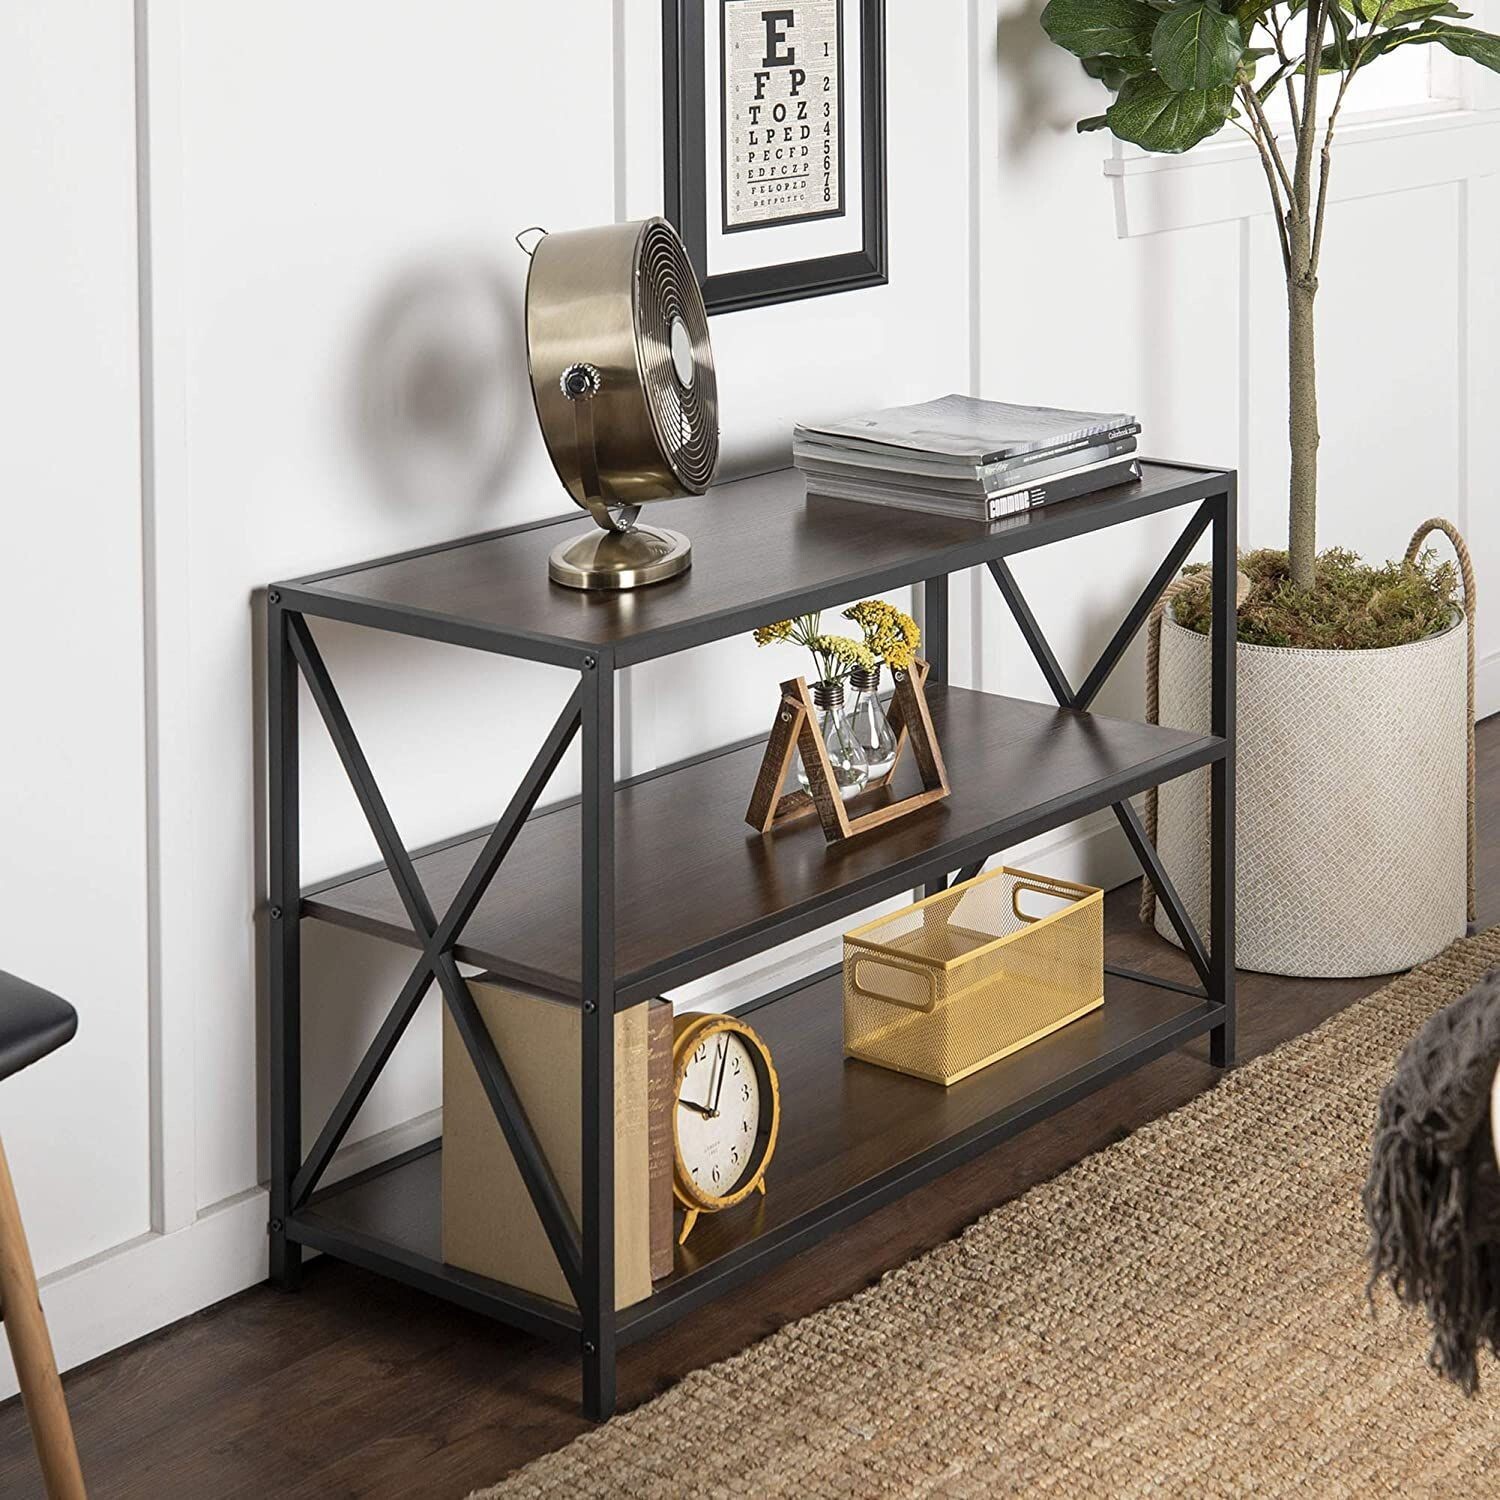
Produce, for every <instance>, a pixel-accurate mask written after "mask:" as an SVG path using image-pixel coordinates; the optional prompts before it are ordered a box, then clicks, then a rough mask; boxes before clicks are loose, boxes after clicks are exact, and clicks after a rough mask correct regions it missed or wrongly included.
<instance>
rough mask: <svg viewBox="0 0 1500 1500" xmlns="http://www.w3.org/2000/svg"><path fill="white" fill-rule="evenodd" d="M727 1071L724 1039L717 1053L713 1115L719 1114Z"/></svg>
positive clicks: (727, 1061)
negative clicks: (720, 1098)
mask: <svg viewBox="0 0 1500 1500" xmlns="http://www.w3.org/2000/svg"><path fill="white" fill-rule="evenodd" d="M728 1070H729V1038H728V1037H727V1036H726V1037H725V1038H724V1047H723V1050H722V1051H721V1052H720V1053H719V1085H718V1087H717V1088H716V1089H715V1090H714V1105H713V1109H714V1114H716V1115H717V1114H718V1112H719V1096H720V1095H721V1094H722V1093H723V1092H724V1074H725V1073H726V1072H728Z"/></svg>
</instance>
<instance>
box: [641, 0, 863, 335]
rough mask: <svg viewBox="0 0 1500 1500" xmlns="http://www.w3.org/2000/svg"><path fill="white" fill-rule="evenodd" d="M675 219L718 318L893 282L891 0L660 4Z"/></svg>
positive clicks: (681, 0) (670, 209)
mask: <svg viewBox="0 0 1500 1500" xmlns="http://www.w3.org/2000/svg"><path fill="white" fill-rule="evenodd" d="M662 62H663V90H664V94H663V110H662V114H663V121H664V125H665V142H664V144H665V163H666V179H665V186H666V216H667V218H668V219H670V220H671V221H672V223H673V224H674V225H675V226H676V228H677V232H678V233H679V234H680V235H681V236H682V238H683V242H684V244H686V246H687V250H688V254H689V256H690V257H691V258H692V262H693V266H694V268H695V269H696V270H697V272H698V279H699V281H700V282H702V284H703V299H704V301H705V303H707V305H708V310H709V312H711V313H717V312H735V311H738V310H740V309H742V308H747V307H760V306H763V305H765V304H766V303H769V302H789V301H792V300H793V299H795V298H798V297H819V296H823V295H825V294H827V293H830V292H843V291H849V290H852V289H853V288H855V287H866V286H879V285H881V284H883V283H884V281H885V279H886V194H885V4H884V0H662Z"/></svg>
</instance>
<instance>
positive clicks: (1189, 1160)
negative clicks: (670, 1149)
mask: <svg viewBox="0 0 1500 1500" xmlns="http://www.w3.org/2000/svg"><path fill="white" fill-rule="evenodd" d="M1497 964H1500V932H1496V931H1492V932H1489V933H1486V934H1483V935H1481V936H1480V937H1477V938H1471V939H1467V940H1465V941H1462V942H1459V943H1456V944H1454V946H1453V947H1452V948H1450V949H1449V950H1448V951H1447V952H1446V953H1444V954H1442V955H1441V956H1440V957H1439V958H1437V959H1435V960H1434V961H1433V962H1431V963H1429V964H1427V965H1425V966H1424V967H1423V968H1421V969H1418V970H1415V971H1414V972H1412V973H1411V974H1408V975H1406V976H1404V977H1402V978H1400V979H1398V980H1396V981H1395V982H1394V983H1392V984H1390V985H1388V986H1387V987H1386V988H1385V989H1383V990H1381V991H1379V992H1378V993H1376V994H1374V995H1371V996H1370V997H1369V998H1367V999H1365V1000H1362V1001H1359V1002H1357V1003H1356V1004H1355V1005H1353V1006H1351V1007H1350V1008H1349V1009H1348V1010H1346V1011H1344V1012H1343V1013H1341V1014H1340V1015H1338V1016H1336V1017H1334V1018H1333V1019H1331V1020H1329V1021H1328V1022H1326V1023H1325V1024H1324V1025H1322V1026H1320V1027H1319V1028H1318V1029H1317V1030H1316V1031H1314V1032H1311V1033H1309V1034H1308V1035H1306V1036H1303V1037H1300V1038H1298V1039H1296V1040H1294V1041H1291V1042H1288V1043H1286V1044H1285V1045H1284V1046H1282V1047H1279V1048H1277V1049H1276V1050H1275V1051H1274V1052H1271V1053H1268V1054H1266V1055H1265V1056H1263V1057H1260V1058H1258V1059H1256V1060H1254V1061H1252V1062H1250V1063H1248V1064H1246V1065H1245V1066H1244V1067H1242V1068H1240V1069H1238V1070H1237V1071H1235V1072H1233V1073H1231V1074H1230V1075H1229V1076H1228V1077H1227V1078H1226V1079H1225V1080H1224V1081H1223V1082H1222V1083H1221V1084H1219V1085H1218V1086H1217V1087H1216V1088H1214V1089H1212V1090H1210V1091H1209V1092H1207V1093H1205V1094H1203V1095H1202V1096H1200V1097H1199V1098H1197V1099H1195V1100H1194V1101H1193V1102H1192V1103H1190V1104H1188V1105H1186V1106H1185V1107H1184V1108H1182V1109H1180V1110H1178V1111H1177V1112H1176V1113H1175V1114H1171V1115H1168V1116H1165V1117H1164V1118H1162V1119H1160V1120H1158V1121H1156V1122H1154V1123H1153V1124H1151V1125H1148V1126H1146V1127H1145V1128H1143V1129H1141V1130H1139V1131H1137V1132H1136V1133H1135V1134H1134V1135H1132V1136H1130V1137H1129V1138H1128V1139H1126V1140H1125V1141H1123V1142H1121V1143H1120V1144H1118V1145H1116V1146H1112V1147H1110V1148H1109V1149H1108V1150H1105V1151H1101V1152H1099V1153H1098V1154H1097V1155H1095V1156H1091V1157H1089V1158H1088V1159H1087V1160H1085V1161H1083V1162H1081V1163H1079V1165H1077V1166H1076V1167H1073V1168H1072V1169H1071V1170H1069V1171H1067V1172H1066V1173H1064V1174H1062V1175H1061V1176H1059V1177H1057V1178H1055V1179H1054V1180H1052V1181H1051V1182H1048V1183H1045V1184H1043V1185H1042V1186H1040V1187H1037V1188H1034V1189H1033V1190H1032V1191H1031V1192H1029V1193H1027V1194H1026V1195H1025V1196H1024V1197H1022V1198H1020V1199H1018V1200H1016V1201H1015V1202H1013V1203H1008V1204H1006V1205H1005V1206H1004V1207H1002V1208H999V1209H996V1210H995V1211H994V1212H993V1213H990V1214H988V1215H986V1216H985V1217H984V1218H983V1219H981V1220H980V1221H979V1222H978V1223H976V1224H975V1225H973V1226H972V1227H971V1228H970V1229H968V1230H967V1231H965V1233H964V1234H962V1235H961V1236H960V1237H959V1238H958V1239H956V1240H954V1241H952V1242H950V1243H949V1244H946V1245H944V1246H942V1247H940V1248H939V1249H937V1250H934V1251H932V1252H931V1253H930V1254H927V1255H924V1256H922V1257H921V1258H920V1259H918V1260H915V1261H913V1262H911V1263H910V1264H909V1265H906V1266H903V1267H902V1268H901V1269H900V1270H898V1271H894V1272H892V1273H891V1274H890V1275H888V1276H886V1277H885V1278H884V1280H882V1281H881V1282H880V1283H879V1284H878V1285H876V1286H874V1287H872V1288H870V1289H869V1290H868V1291H865V1292H863V1293H861V1294H860V1295H859V1296H856V1297H853V1298H851V1299H850V1300H849V1301H847V1302H843V1303H839V1304H838V1305H836V1306H833V1307H830V1308H827V1309H825V1310H824V1311H822V1312H819V1313H816V1314H814V1315H813V1316H812V1317H809V1318H805V1319H803V1320H802V1321H801V1322H799V1323H795V1324H792V1325H790V1326H789V1327H787V1328H784V1329H782V1330H781V1331H780V1332H779V1333H777V1334H775V1335H773V1336H772V1337H771V1338H768V1339H766V1340H765V1341H764V1342H763V1343H760V1344H758V1345H756V1346H755V1347H753V1348H751V1349H749V1350H747V1351H746V1352H745V1353H743V1354H741V1355H738V1356H736V1357H735V1358H733V1359H730V1360H726V1361H725V1362H723V1363H722V1364H719V1365H715V1366H713V1367H712V1368H710V1369H706V1370H701V1371H698V1372H697V1373H695V1374H693V1375H690V1376H688V1377H687V1378H686V1379H685V1380H683V1381H682V1382H681V1383H680V1384H679V1385H677V1386H675V1387H674V1388H673V1389H672V1390H670V1391H668V1392H667V1393H666V1394H664V1395H662V1396H659V1397H657V1398H656V1399H655V1400H653V1401H650V1402H648V1403H647V1404H645V1405H644V1406H641V1407H639V1408H637V1409H636V1410H635V1411H633V1412H630V1413H629V1414H627V1415H625V1416H623V1417H619V1418H617V1419H616V1420H614V1421H613V1422H610V1423H609V1424H608V1425H607V1426H605V1427H603V1428H600V1429H599V1430H597V1431H595V1432H591V1433H589V1434H587V1435H585V1436H584V1437H581V1438H579V1439H578V1440H577V1441H575V1442H573V1443H571V1444H570V1445H569V1446H568V1447H566V1448H563V1449H561V1450H560V1451H558V1452H556V1453H553V1454H549V1455H548V1456H546V1457H544V1458H541V1459H538V1460H537V1461H536V1462H535V1463H532V1464H531V1465H529V1466H528V1467H527V1468H525V1469H523V1470H521V1471H520V1472H519V1473H518V1474H516V1475H514V1476H513V1477H512V1478H511V1479H510V1480H508V1481H507V1482H505V1483H503V1484H501V1485H499V1486H498V1487H497V1488H495V1489H491V1490H485V1491H483V1492H481V1493H482V1497H483V1500H488V1497H511V1496H523V1495H524V1496H536V1495H545V1496H556V1497H562V1496H568V1497H581V1496H590V1495H600V1496H604V1495H608V1496H617V1495H624V1496H630V1497H633V1500H645V1497H651V1496H675V1495H707V1496H731V1495H733V1496H738V1495H753V1496H776V1495H798V1496H841V1497H866V1496H883V1495H900V1496H911V1495H931V1496H992V1495H1011V1494H1018V1495H1038V1496H1047V1495H1052V1496H1066V1497H1070V1500H1071V1497H1079V1496H1110V1497H1116V1496H1121V1497H1124V1496H1145V1495H1149V1496H1174V1497H1175V1496H1218V1495H1258V1496H1275V1495H1299V1496H1301V1495H1313V1496H1351V1497H1352V1496H1359V1497H1366V1496H1372V1495H1402V1496H1439V1495H1441V1496H1485V1495H1500V1365H1495V1366H1491V1367H1483V1366H1482V1368H1481V1378H1482V1381H1483V1387H1482V1389H1481V1393H1480V1395H1479V1396H1477V1397H1476V1398H1474V1399H1473V1400H1467V1399H1465V1397H1464V1396H1463V1395H1462V1394H1460V1393H1459V1392H1458V1391H1456V1390H1454V1389H1452V1388H1451V1387H1449V1386H1448V1385H1446V1384H1444V1383H1441V1382H1440V1381H1439V1380H1438V1379H1437V1377H1436V1376H1435V1375H1433V1374H1431V1373H1430V1372H1429V1371H1428V1370H1427V1368H1426V1366H1425V1364H1424V1354H1425V1349H1426V1331H1425V1325H1424V1320H1423V1319H1422V1317H1421V1316H1420V1315H1419V1314H1414V1313H1411V1312H1407V1311H1404V1310H1401V1309H1398V1308H1397V1306H1396V1305H1395V1304H1394V1302H1393V1301H1392V1299H1391V1298H1390V1297H1389V1296H1384V1297H1382V1298H1380V1299H1379V1310H1378V1315H1377V1316H1372V1315H1371V1312H1370V1309H1369V1307H1368V1305H1367V1303H1366V1301H1365V1290H1364V1287H1365V1273H1364V1267H1363V1259H1362V1257H1363V1254H1364V1227H1363V1222H1362V1219H1361V1214H1360V1207H1359V1193H1360V1186H1361V1183H1362V1181H1363V1176H1364V1167H1365V1154H1366V1147H1367V1140H1368V1133H1369V1129H1370V1125H1371V1122H1372V1120H1373V1118H1374V1110H1375V1103H1376V1099H1377V1097H1378V1095H1379V1092H1380V1089H1381V1086H1382V1085H1383V1084H1384V1082H1385V1081H1386V1079H1387V1078H1388V1077H1389V1075H1390V1071H1391V1065H1392V1063H1393V1062H1394V1061H1395V1058H1396V1055H1397V1053H1398V1052H1399V1051H1400V1049H1401V1047H1402V1045H1403V1044H1404V1043H1405V1042H1406V1041H1407V1039H1408V1038H1409V1037H1410V1036H1411V1035H1412V1034H1413V1033H1414V1032H1415V1031H1416V1030H1417V1028H1418V1026H1419V1025H1420V1024H1421V1022H1422V1021H1423V1020H1424V1019H1425V1018H1426V1017H1427V1016H1428V1015H1430V1014H1431V1013H1432V1012H1433V1011H1435V1010H1437V1009H1439V1008H1440V1007H1441V1006H1443V1005H1444V1004H1445V1003H1447V1002H1448V1001H1450V1000H1453V999H1456V998H1457V997H1458V996H1459V995H1460V994H1462V993H1463V992H1464V991H1465V990H1466V989H1467V988H1468V987H1469V985H1470V984H1471V983H1472V982H1473V981H1474V980H1475V979H1477V978H1478V977H1479V976H1480V975H1481V974H1482V973H1484V972H1485V971H1486V970H1487V969H1489V968H1491V967H1493V966H1495V965H1497Z"/></svg>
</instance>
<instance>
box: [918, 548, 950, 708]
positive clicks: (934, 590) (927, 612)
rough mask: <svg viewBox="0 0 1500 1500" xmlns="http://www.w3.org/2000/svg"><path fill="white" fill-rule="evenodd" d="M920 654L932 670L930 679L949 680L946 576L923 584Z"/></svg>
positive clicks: (937, 680)
mask: <svg viewBox="0 0 1500 1500" xmlns="http://www.w3.org/2000/svg"><path fill="white" fill-rule="evenodd" d="M922 635H923V640H922V656H923V659H924V660H925V661H926V662H927V665H928V666H929V667H930V668H931V669H932V670H931V671H930V672H929V673H928V678H927V680H928V681H929V682H947V681H948V575H947V574H946V573H943V574H941V575H939V576H938V577H937V578H929V579H927V580H926V581H925V582H924V583H923V585H922Z"/></svg>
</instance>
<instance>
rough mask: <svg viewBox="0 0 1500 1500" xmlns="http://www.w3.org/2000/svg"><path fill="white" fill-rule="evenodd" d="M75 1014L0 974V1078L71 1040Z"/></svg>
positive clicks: (47, 995)
mask: <svg viewBox="0 0 1500 1500" xmlns="http://www.w3.org/2000/svg"><path fill="white" fill-rule="evenodd" d="M77 1030H78V1012H77V1011H76V1010H74V1009H73V1007H72V1006H71V1005H69V1004H68V1002H67V1001H66V1000H61V999H59V998H58V997H57V996H56V995H53V994H50V993H49V992H48V991H47V990H41V989H38V988H37V987H36V985H34V984H27V983H26V981H25V980H24V979H17V978H16V976H15V975H14V974H7V973H5V972H4V971H3V970H0V1078H9V1077H10V1075H11V1074H12V1073H19V1072H20V1071H21V1069H22V1068H29V1067H30V1066H31V1065H32V1063H34V1062H35V1061H36V1060H37V1059H38V1058H39V1057H45V1056H46V1055H47V1054H48V1053H49V1052H55V1051H56V1050H57V1049H58V1048H59V1047H61V1046H62V1045H63V1043H64V1042H71V1041H72V1040H73V1033H74V1032H75V1031H77Z"/></svg>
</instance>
